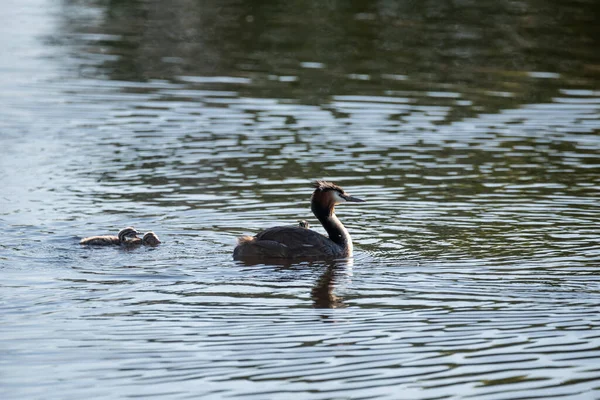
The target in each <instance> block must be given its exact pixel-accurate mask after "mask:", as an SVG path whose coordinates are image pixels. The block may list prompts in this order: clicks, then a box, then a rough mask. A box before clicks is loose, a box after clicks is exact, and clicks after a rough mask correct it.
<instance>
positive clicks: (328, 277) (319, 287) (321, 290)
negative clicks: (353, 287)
mask: <svg viewBox="0 0 600 400" xmlns="http://www.w3.org/2000/svg"><path fill="white" fill-rule="evenodd" d="M353 261H354V259H352V258H350V259H346V260H338V261H337V262H332V263H328V264H326V266H327V269H326V270H325V271H324V272H323V274H322V275H321V276H320V277H319V279H318V280H317V281H316V282H315V285H314V286H313V288H312V290H311V292H310V293H311V297H312V299H313V306H314V307H315V308H344V307H347V305H346V304H345V303H344V298H343V297H341V296H339V295H337V294H336V293H335V288H336V287H337V286H338V285H339V280H340V278H342V279H343V278H349V277H350V276H351V275H352V266H353V265H354V262H353ZM343 280H344V284H346V285H347V284H350V283H351V282H350V281H349V280H348V279H343Z"/></svg>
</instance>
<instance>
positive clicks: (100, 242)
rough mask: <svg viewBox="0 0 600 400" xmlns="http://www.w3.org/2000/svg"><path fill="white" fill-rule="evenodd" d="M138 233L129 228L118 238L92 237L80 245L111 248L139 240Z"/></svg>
mask: <svg viewBox="0 0 600 400" xmlns="http://www.w3.org/2000/svg"><path fill="white" fill-rule="evenodd" d="M138 233H139V232H138V231H136V230H135V228H133V227H131V226H128V227H127V228H123V229H121V230H120V231H119V234H118V236H92V237H87V238H85V239H81V241H80V242H79V244H83V245H94V246H110V245H115V244H117V245H118V244H126V243H128V242H129V241H131V240H135V239H139V238H138V237H137V235H138Z"/></svg>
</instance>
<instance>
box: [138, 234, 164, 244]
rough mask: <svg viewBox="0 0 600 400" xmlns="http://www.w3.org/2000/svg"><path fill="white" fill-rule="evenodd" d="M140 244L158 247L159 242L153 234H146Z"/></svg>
mask: <svg viewBox="0 0 600 400" xmlns="http://www.w3.org/2000/svg"><path fill="white" fill-rule="evenodd" d="M142 243H143V244H145V245H147V246H158V245H159V244H160V243H161V241H160V240H159V239H158V236H157V235H156V233H154V232H146V233H145V234H144V237H143V238H142Z"/></svg>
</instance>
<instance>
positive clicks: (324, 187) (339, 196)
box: [311, 181, 365, 210]
mask: <svg viewBox="0 0 600 400" xmlns="http://www.w3.org/2000/svg"><path fill="white" fill-rule="evenodd" d="M313 187H314V188H315V191H314V192H313V194H312V197H311V203H312V204H313V205H317V206H319V207H321V208H326V209H330V210H333V207H335V206H336V205H337V204H341V203H346V202H352V203H364V202H365V200H362V199H359V198H358V197H354V196H350V195H349V194H348V193H346V192H345V191H344V189H342V188H341V187H339V186H338V185H336V184H335V183H331V182H326V181H314V182H313Z"/></svg>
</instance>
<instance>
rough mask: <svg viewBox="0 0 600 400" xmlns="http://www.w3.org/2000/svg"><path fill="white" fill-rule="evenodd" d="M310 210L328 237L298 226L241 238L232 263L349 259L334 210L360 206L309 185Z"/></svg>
mask: <svg viewBox="0 0 600 400" xmlns="http://www.w3.org/2000/svg"><path fill="white" fill-rule="evenodd" d="M313 187H314V188H315V191H314V192H313V194H312V197H311V199H310V209H311V210H312V212H313V214H315V216H316V217H317V218H318V219H319V222H321V225H323V228H325V230H326V231H327V234H328V235H329V237H326V236H324V235H321V234H320V233H318V232H315V231H311V230H310V229H306V228H303V227H301V226H276V227H274V228H269V229H267V230H264V231H262V232H259V233H258V234H257V235H256V236H254V237H252V236H242V237H240V238H239V239H238V245H237V246H236V248H235V249H234V250H233V258H234V259H235V260H242V259H253V258H254V259H256V258H288V259H289V258H339V257H352V239H351V238H350V234H349V233H348V231H347V230H346V228H345V227H344V225H342V223H341V222H340V220H339V219H338V218H337V217H336V215H335V212H334V207H335V206H336V204H340V203H345V202H354V203H362V202H364V200H361V199H358V198H356V197H352V196H350V195H349V194H348V193H346V192H345V191H344V189H342V188H341V187H339V186H337V185H335V184H333V183H330V182H325V181H315V182H314V183H313Z"/></svg>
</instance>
